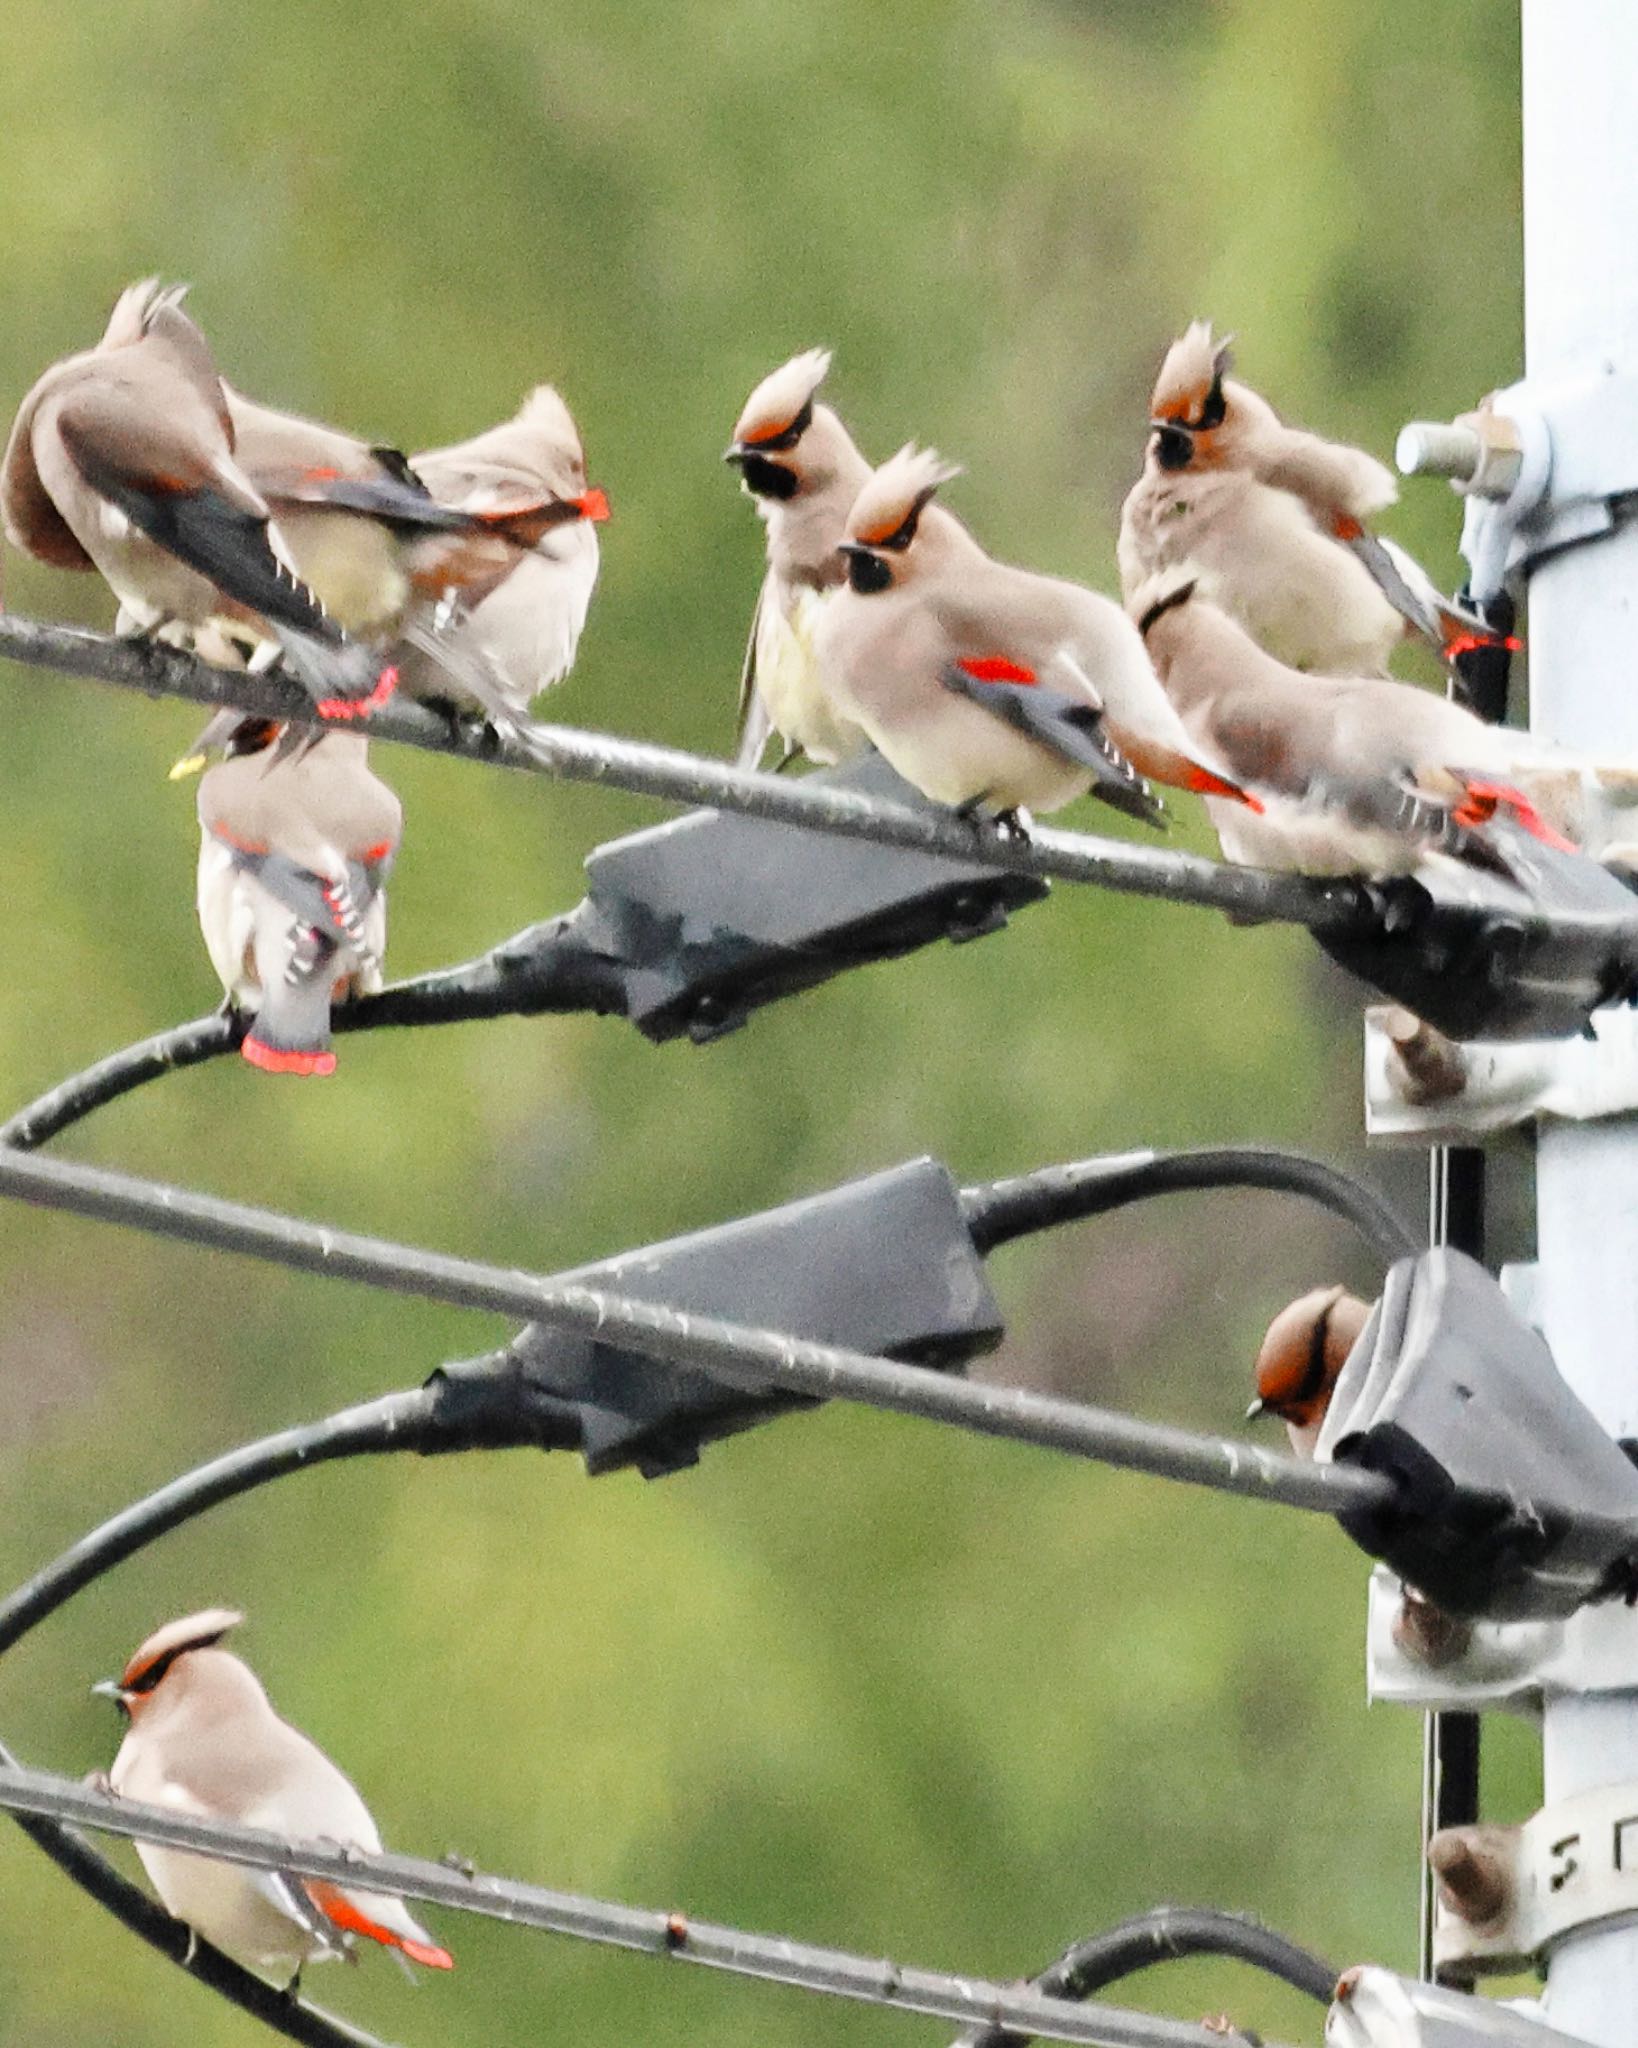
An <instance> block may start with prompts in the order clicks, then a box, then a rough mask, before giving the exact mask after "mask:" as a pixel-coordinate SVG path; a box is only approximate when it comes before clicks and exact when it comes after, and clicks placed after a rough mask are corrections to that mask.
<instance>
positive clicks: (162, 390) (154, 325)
mask: <svg viewBox="0 0 1638 2048" xmlns="http://www.w3.org/2000/svg"><path fill="white" fill-rule="evenodd" d="M183 289H184V288H183V287H180V286H173V287H171V288H169V289H167V290H162V289H161V288H160V286H159V285H158V283H157V282H156V281H155V280H153V279H149V280H148V281H147V282H145V283H143V284H137V285H132V286H130V287H129V289H128V290H126V291H125V292H124V293H123V294H122V295H121V297H120V299H119V302H118V304H117V305H116V306H115V308H114V311H113V315H112V317H111V319H110V320H109V323H108V328H107V331H106V332H105V334H104V335H103V338H102V340H101V341H100V342H99V343H98V344H97V346H96V347H95V348H93V349H90V350H87V351H86V352H85V353H84V354H81V355H76V356H70V357H68V358H67V359H66V360H65V361H63V362H60V363H57V364H55V365H54V366H53V367H52V368H51V369H49V370H47V371H46V373H45V375H44V376H43V377H41V378H40V380H39V382H38V383H37V384H36V385H35V386H34V388H33V390H32V391H30V392H29V394H28V396H27V397H26V398H25V399H24V400H23V403H22V406H21V407H20V409H19V411H18V414H17V418H16V420H15V421H14V422H13V425H12V430H11V439H10V441H9V443H8V445H7V448H6V453H5V458H4V465H3V468H0V511H3V513H4V518H5V526H6V531H7V533H8V534H9V535H10V537H11V539H12V540H13V541H14V542H15V543H16V545H17V546H18V547H21V548H24V549H26V550H27V551H28V552H29V553H30V554H33V555H36V556H38V557H39V558H40V559H41V560H42V561H45V562H50V563H52V564H54V565H55V566H57V567H59V568H66V569H93V568H94V569H98V570H100V571H101V573H102V575H103V577H104V579H105V581H106V582H107V583H108V584H109V586H110V587H111V588H112V590H113V591H114V593H115V595H116V596H117V597H118V599H119V601H120V607H121V619H122V624H123V625H124V626H125V627H126V628H127V629H135V630H137V631H140V632H143V633H154V634H158V633H168V632H169V631H171V630H172V629H174V628H178V627H180V628H185V629H194V630H210V631H215V632H221V631H223V630H226V631H227V632H229V633H232V632H235V631H243V630H245V629H248V632H249V635H250V637H251V638H252V639H253V640H256V641H257V642H258V643H259V653H260V655H261V656H262V657H263V658H265V659H266V660H268V661H271V660H272V659H273V658H275V657H276V656H277V655H278V654H279V653H280V652H282V653H283V655H284V657H285V659H286V662H287V664H288V666H289V667H290V668H291V670H292V671H293V672H294V673H295V674H296V676H297V677H298V678H299V679H300V681H301V682H302V684H303V685H304V686H305V687H306V688H307V690H308V691H309V692H310V693H311V695H312V696H313V698H314V699H315V701H317V702H318V704H319V705H320V708H321V709H322V710H323V711H324V712H325V715H326V716H328V717H351V716H357V715H359V714H360V713H361V712H362V711H363V710H365V709H367V708H369V707H370V706H371V705H373V704H374V703H376V702H379V701H381V699H382V698H383V697H385V696H386V695H389V694H390V693H391V689H392V682H393V678H392V672H391V671H390V669H383V668H382V667H381V664H380V663H379V662H377V661H376V660H375V658H374V657H373V656H372V655H371V654H370V653H369V651H368V650H367V649H365V648H363V647H359V646H357V645H355V644H354V643H353V642H351V641H350V640H349V639H348V638H347V636H346V635H345V633H344V632H343V631H342V629H341V627H340V626H339V625H337V623H336V622H335V621H334V620H333V619H331V618H330V617H329V616H327V614H326V613H325V610H324V608H323V606H322V604H321V603H320V601H319V599H318V598H317V597H316V596H315V595H314V594H313V592H312V591H311V590H309V589H308V588H307V587H306V586H305V585H304V584H303V583H302V581H301V580H300V577H299V575H298V574H297V572H296V570H295V567H294V564H293V560H292V557H291V552H290V550H289V548H288V546H287V545H286V544H285V541H284V539H283V536H282V535H281V534H280V532H279V529H278V526H277V523H276V522H275V521H274V520H273V519H272V517H271V512H270V507H269V505H268V502H267V500H266V498H265V497H264V496H263V495H262V493H261V492H260V491H259V490H257V488H256V487H255V485H254V484H253V483H252V482H251V481H250V480H249V478H248V477H247V476H246V474H245V472H244V469H243V468H242V466H241V465H240V463H239V461H238V460H237V458H236V454H235V435H234V425H233V419H232V415H231V413H230V411H229V408H228V402H227V399H226V396H225V394H224V392H223V389H222V385H221V380H220V379H219V378H218V376H217V373H216V366H215V364H214V362H213V361H212V359H211V353H210V348H209V346H208V344H207V343H206V341H205V338H204V336H203V335H202V334H201V333H200V331H199V329H198V328H197V327H196V326H195V325H194V323H193V321H192V320H190V319H189V317H188V316H187V314H186V313H184V312H183V310H182V304H181V301H182V297H183Z"/></svg>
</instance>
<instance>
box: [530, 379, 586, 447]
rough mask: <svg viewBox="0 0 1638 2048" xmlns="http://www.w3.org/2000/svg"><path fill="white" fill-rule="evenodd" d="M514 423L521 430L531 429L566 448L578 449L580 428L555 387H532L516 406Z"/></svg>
mask: <svg viewBox="0 0 1638 2048" xmlns="http://www.w3.org/2000/svg"><path fill="white" fill-rule="evenodd" d="M517 423H518V425H519V426H520V427H533V428H534V429H535V430H536V431H537V432H538V433H542V434H545V435H548V436H549V437H550V438H551V440H552V441H553V442H556V443H559V444H561V445H563V446H565V447H568V448H573V449H575V450H577V451H578V450H580V449H581V441H580V429H579V428H578V427H577V426H576V425H575V423H574V415H573V413H571V412H570V410H569V408H568V406H567V405H566V404H565V403H564V401H563V394H562V393H561V392H560V391H559V390H558V388H557V386H556V385H555V384H537V385H536V386H535V388H534V390H533V391H531V392H530V393H529V396H528V397H527V398H526V399H525V400H524V401H523V403H522V405H520V406H519V407H518V410H517Z"/></svg>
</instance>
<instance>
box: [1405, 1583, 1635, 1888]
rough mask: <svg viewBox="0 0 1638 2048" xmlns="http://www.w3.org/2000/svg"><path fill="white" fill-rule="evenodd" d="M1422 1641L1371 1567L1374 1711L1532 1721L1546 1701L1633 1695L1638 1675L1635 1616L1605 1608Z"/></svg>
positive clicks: (1617, 1605)
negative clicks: (1387, 1706)
mask: <svg viewBox="0 0 1638 2048" xmlns="http://www.w3.org/2000/svg"><path fill="white" fill-rule="evenodd" d="M1425 1641H1426V1639H1425V1637H1424V1636H1423V1635H1422V1634H1421V1633H1420V1632H1419V1631H1418V1630H1416V1629H1415V1628H1411V1629H1407V1627H1406V1615H1405V1588H1404V1585H1403V1583H1402V1582H1401V1581H1400V1580H1399V1579H1398V1578H1396V1577H1395V1575H1394V1574H1393V1573H1392V1572H1391V1571H1389V1570H1388V1568H1387V1566H1386V1565H1378V1566H1377V1567H1376V1569H1375V1570H1374V1571H1373V1572H1372V1573H1371V1582H1370V1594H1369V1599H1368V1606H1367V1616H1366V1628H1365V1674H1366V1689H1367V1692H1368V1694H1369V1696H1370V1699H1371V1702H1372V1704H1373V1705H1375V1704H1377V1703H1378V1702H1380V1701H1388V1702H1391V1703H1392V1704H1393V1705H1395V1706H1402V1707H1414V1708H1416V1709H1417V1710H1418V1711H1419V1712H1422V1713H1441V1714H1442V1713H1458V1714H1460V1713H1479V1712H1487V1711H1488V1712H1497V1713H1505V1714H1520V1715H1523V1716H1524V1717H1525V1718H1526V1719H1530V1720H1534V1719H1535V1718H1536V1717H1537V1716H1538V1715H1539V1714H1540V1712H1541V1706H1542V1701H1543V1698H1544V1697H1545V1696H1547V1695H1551V1694H1560V1693H1605V1692H1608V1693H1617V1692H1628V1691H1630V1690H1631V1688H1632V1680H1633V1673H1634V1672H1635V1671H1638V1609H1634V1608H1631V1607H1627V1606H1625V1605H1623V1604H1622V1603H1621V1602H1619V1601H1613V1600H1611V1601H1605V1602H1602V1603H1601V1604H1600V1605H1598V1606H1596V1607H1583V1608H1581V1609H1579V1610H1578V1611H1577V1612H1576V1613H1574V1614H1572V1615H1570V1616H1568V1617H1567V1618H1565V1619H1563V1620H1548V1621H1472V1622H1465V1623H1455V1622H1453V1623H1452V1625H1451V1629H1450V1631H1449V1632H1447V1634H1446V1635H1445V1636H1444V1637H1443V1638H1442V1639H1441V1640H1440V1641H1439V1642H1438V1643H1437V1644H1436V1646H1435V1647H1434V1648H1433V1649H1432V1651H1431V1654H1430V1652H1429V1651H1428V1649H1427V1648H1426V1647H1425ZM1634 1849H1635V1852H1638V1835H1635V1836H1634Z"/></svg>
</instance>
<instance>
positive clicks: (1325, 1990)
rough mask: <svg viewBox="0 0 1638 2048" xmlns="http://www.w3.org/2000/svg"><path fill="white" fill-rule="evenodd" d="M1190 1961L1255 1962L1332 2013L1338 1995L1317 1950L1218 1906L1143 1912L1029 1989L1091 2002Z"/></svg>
mask: <svg viewBox="0 0 1638 2048" xmlns="http://www.w3.org/2000/svg"><path fill="white" fill-rule="evenodd" d="M1186 1956H1227V1957H1230V1958H1231V1959H1232V1960H1233V1961H1235V1962H1240V1963H1249V1964H1250V1965H1251V1967H1252V1968H1253V1969H1256V1970H1261V1971H1263V1972H1264V1974H1265V1975H1267V1976H1270V1977H1277V1978H1279V1980H1280V1982H1281V1983H1282V1984H1289V1985H1290V1986H1291V1987H1292V1989H1293V1990H1295V1991H1301V1992H1304V1993H1306V1995H1307V1996H1308V1997H1310V1998H1312V1999H1314V2000H1316V2001H1317V2002H1318V2003H1319V2004H1321V2005H1325V2006H1329V2005H1330V2003H1331V2001H1332V1998H1333V1996H1334V1994H1335V1991H1336V1983H1337V1975H1338V1973H1337V1971H1336V1970H1335V1969H1333V1968H1332V1966H1331V1965H1330V1964H1329V1963H1327V1962H1325V1961H1324V1960H1322V1958H1321V1957H1319V1956H1317V1955H1315V1954H1314V1953H1313V1951H1312V1950H1311V1949H1306V1948H1300V1947H1299V1946H1298V1945H1297V1943H1296V1942H1294V1941H1288V1940H1287V1939H1286V1937H1285V1936H1284V1935H1283V1934H1276V1933H1275V1932H1274V1931H1273V1929H1272V1928H1268V1927H1264V1926H1263V1924H1262V1923H1261V1921H1258V1920H1253V1919H1251V1918H1250V1917H1249V1915H1247V1914H1244V1913H1226V1912H1222V1911H1220V1910H1219V1909H1217V1908H1215V1907H1211V1906H1156V1907H1155V1908H1154V1909H1153V1911H1152V1912H1148V1913H1136V1914H1134V1915H1133V1916H1132V1918H1131V1919H1129V1920H1121V1921H1118V1922H1117V1923H1116V1924H1115V1926H1113V1927H1106V1928H1104V1929H1103V1930H1102V1931H1101V1932H1100V1933H1097V1934H1092V1935H1088V1936H1087V1938H1086V1939H1085V1940H1084V1941H1077V1942H1076V1943H1075V1944H1074V1946H1073V1947H1071V1948H1067V1949H1065V1950H1064V1952H1063V1954H1062V1955H1061V1956H1059V1957H1058V1958H1057V1960H1056V1961H1055V1962H1051V1963H1048V1965H1047V1967H1046V1968H1045V1969H1044V1970H1042V1971H1041V1972H1040V1974H1039V1975H1038V1976H1035V1977H1032V1978H1031V1979H1030V1983H1031V1985H1032V1986H1033V1987H1034V1989H1035V1990H1037V1991H1040V1992H1043V1993H1044V1994H1045V1995H1046V1996H1048V1997H1050V1998H1077V1999H1079V1998H1090V1997H1091V1996H1092V1994H1093V1993H1094V1992H1096V1991H1101V1990H1103V1989H1104V1988H1105V1986H1107V1985H1110V1984H1115V1983H1118V1982H1119V1981H1120V1980H1121V1979H1122V1978H1123V1977H1131V1976H1135V1975H1136V1973H1137V1972H1138V1971H1139V1970H1147V1969H1152V1968H1153V1967H1154V1965H1155V1964H1156V1963H1169V1962H1176V1961H1178V1960H1180V1959H1181V1958H1183V1957H1186ZM1030 2038H1031V2037H1030V2036H1029V2035H1028V2034H1018V2033H1014V2032H1012V2031H1011V2030H1010V2029H1008V2028H1006V2027H997V2026H986V2027H970V2028H969V2029H968V2030H967V2032H966V2033H964V2034H962V2035H961V2036H960V2037H959V2038H958V2039H957V2041H956V2042H955V2043H954V2048H1022V2044H1023V2043H1024V2042H1026V2041H1028V2040H1029V2039H1030Z"/></svg>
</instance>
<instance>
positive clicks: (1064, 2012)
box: [0, 1766, 1223, 2048]
mask: <svg viewBox="0 0 1638 2048" xmlns="http://www.w3.org/2000/svg"><path fill="white" fill-rule="evenodd" d="M0 1806H3V1807H5V1808H7V1809H9V1810H11V1811H13V1812H19V1811H20V1812H24V1813H32V1814H35V1815H42V1814H44V1815H51V1816H54V1817H60V1818H62V1819H65V1820H72V1821H74V1822H77V1823H79V1824H80V1825H83V1826H89V1827H96V1828H103V1829H106V1830H107V1831H108V1832H110V1833H112V1834H118V1835H126V1836H128V1837H130V1838H131V1839H133V1840H135V1841H151V1842H163V1843H165V1844H167V1845H168V1846H169V1847H171V1848H177V1849H182V1850H185V1851H188V1852H191V1853H198V1854H201V1855H211V1856H218V1857H221V1858H223V1859H225V1860H228V1861H231V1862H235V1863H241V1864H245V1865H247V1866H248V1867H249V1868H251V1869H260V1870H287V1871H290V1872H293V1873H294V1874H295V1875H297V1876H299V1877H317V1878H322V1879H324V1880H326V1881H328V1882H329V1883H332V1884H344V1885H346V1886H348V1887H354V1886H357V1887H361V1888H363V1889H365V1890H370V1891H380V1892H387V1893H392V1894H397V1895H399V1896H402V1897H404V1898H410V1899H417V1900H421V1901H424V1902H425V1903H427V1904H429V1905H437V1906H444V1907H449V1908H452V1909H453V1910H454V1911H456V1912H460V1913H476V1914H480V1915H482V1916H483V1917H485V1918H487V1919H493V1920H500V1921H504V1922H506V1923H508V1924H510V1925H512V1926H515V1927H524V1928H531V1929H535V1930H537V1931H540V1932H543V1933H552V1934H564V1935H569V1936H571V1937H573V1938H575V1939H578V1940H581V1941H595V1942H600V1943H604V1944H606V1945H608V1946H611V1947H616V1948H624V1949H630V1950H634V1951H636V1952H638V1953H640V1954H643V1955H649V1956H655V1957H659V1958H664V1959H665V1960H667V1961H671V1962H682V1963H696V1964H702V1965H703V1966H704V1967H705V1968H707V1969H716V1970H726V1971H729V1972H731V1973H733V1974H734V1975H736V1976H744V1977H754V1978H760V1979H762V1980H763V1981H765V1982H770V1983H776V1984H788V1985H790V1986H792V1987H794V1988H796V1989H799V1990H805V1991H815V1992H820V1993H824V1994H826V1995H828V1996H831V1997H836V1998H848V1999H853V2000H857V2001H860V2002H862V2003H865V2004H870V2005H879V2006H887V2007H892V2008H895V2009H896V2010H898V2011H900V2012H915V2013H925V2014H928V2015H930V2016H932V2017H935V2018H941V2019H953V2020H957V2021H972V2020H980V2021H982V2020H985V2019H988V2018H989V2017H991V2016H993V2017H994V2018H996V2019H997V2020H1000V2021H1001V2022H1003V2023H1005V2024H1010V2025H1011V2026H1012V2027H1014V2028H1018V2029H1023V2030H1025V2031H1026V2032H1027V2033H1028V2034H1031V2035H1034V2036H1043V2037H1046V2038H1049V2039H1053V2040H1059V2041H1081V2042H1086V2043H1088V2044H1093V2048H1212V2044H1213V2043H1214V2042H1215V2043H1218V2044H1220V2043H1221V2041H1222V2038H1223V2037H1222V2036H1221V2035H1220V2034H1215V2033H1212V2032H1208V2031H1207V2029H1206V2028H1205V2027H1203V2026H1199V2025H1191V2024H1189V2023H1187V2022H1185V2021H1182V2020H1174V2019H1164V2018H1160V2017H1158V2016H1156V2015H1154V2014H1150V2013H1141V2012H1133V2011H1130V2010H1128V2009H1127V2008H1125V2007H1123V2006H1111V2005H1087V2004H1083V2003H1081V2002H1080V2001H1076V2000H1072V1999H1068V1998H1063V1997H1058V1996H1054V1995H1052V1994H1049V1993H1046V1992H1043V1991H1041V1990H1039V1989H1037V1988H1036V1987H1034V1986H1031V1985H1025V1986H1007V1985H1003V1984H994V1983H989V1982H986V1981H985V1980H984V1979H983V1978H975V1977H970V1976H965V1975H963V1976H954V1975H951V1974H950V1973H949V1972H947V1971H943V1970H927V1969H921V1968H918V1967H916V1966H914V1965H912V1964H908V1963H898V1962H895V1961H892V1960H890V1959H888V1958H885V1957H882V1956H869V1955H859V1954H856V1953H854V1952H852V1951H849V1950H847V1949H837V1948H824V1947H819V1946H817V1945H815V1944H813V1943H811V1942H804V1941H796V1940H793V1939H791V1938H790V1937H788V1936H785V1935H766V1934H752V1933H748V1932H746V1931H744V1930H743V1929H740V1928H736V1927H726V1926H723V1925H721V1924H719V1923H716V1922H712V1921H705V1920H695V1919H693V1918H692V1917H691V1916H688V1915H684V1914H681V1913H675V1912H663V1911H655V1910H653V1909H650V1908H644V1907H640V1906H628V1905H625V1904H623V1903H617V1902H615V1901H613V1900H607V1899H596V1898H589V1897H587V1896H585V1895H584V1894H583V1893H576V1892H560V1891H550V1890H548V1889H547V1888H546V1887H545V1886H542V1885H534V1884H520V1883H518V1882H517V1881H516V1880H515V1879H511V1878H500V1877H492V1876H490V1875H488V1874H487V1873H486V1872H483V1871H478V1870H474V1869H470V1868H469V1867H467V1866H465V1865H464V1864H453V1863H451V1862H447V1861H446V1862H443V1863H432V1862H428V1861H427V1860H426V1859H425V1858H422V1857H416V1856H399V1855H392V1854H386V1853H380V1852H378V1853H375V1854H364V1853H363V1852H361V1851H359V1850H357V1849H351V1848H340V1847H337V1846H336V1845H335V1844H334V1843H327V1842H318V1841H302V1840H294V1839H291V1838H290V1837H287V1836H285V1835H281V1834H276V1833H273V1832H272V1831H270V1830H268V1829H265V1828H247V1827H239V1826H235V1825H232V1824H230V1823H228V1822H224V1821H218V1820H209V1819H205V1818H203V1817H201V1816H199V1815H196V1814H191V1813H179V1812H177V1811H176V1810H175V1809H174V1808H171V1807H161V1806H150V1805H142V1804H139V1803H137V1802H136V1801H132V1800H124V1799H116V1798H114V1797H112V1796H111V1795H110V1794H109V1793H107V1792H105V1791H101V1790H98V1789H97V1788H95V1787H92V1786H88V1785H76V1784H74V1783H72V1782H71V1781H70V1780H67V1779H64V1778H59V1777H54V1776H51V1775H50V1774H48V1773H46V1772H43V1771H30V1770H24V1769H22V1768H20V1767H17V1766H9V1767H4V1766H0Z"/></svg>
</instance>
